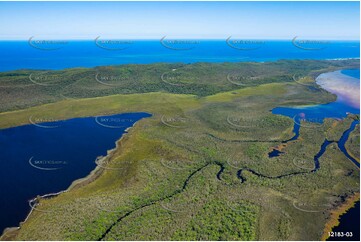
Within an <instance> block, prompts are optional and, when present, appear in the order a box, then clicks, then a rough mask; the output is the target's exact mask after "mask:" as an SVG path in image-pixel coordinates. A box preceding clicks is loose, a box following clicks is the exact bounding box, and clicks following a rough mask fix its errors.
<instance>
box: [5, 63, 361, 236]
mask: <svg viewBox="0 0 361 242" xmlns="http://www.w3.org/2000/svg"><path fill="white" fill-rule="evenodd" d="M358 66H359V60H343V61H311V60H304V61H277V62H267V63H222V64H206V63H196V64H150V65H122V66H108V67H97V68H91V69H82V68H78V69H66V70H62V71H33V70H20V71H11V72H3V73H0V95H1V97H2V98H1V105H0V111H1V113H0V128H8V127H15V126H19V125H23V124H28V123H29V117H37V118H42V119H45V118H46V119H54V120H64V119H69V118H74V117H87V116H99V115H106V114H116V113H124V112H147V113H151V114H152V117H151V118H147V119H143V120H141V121H139V122H137V124H136V125H135V126H134V127H133V128H131V129H130V130H129V133H127V134H126V135H125V136H124V137H123V138H122V139H121V140H119V141H118V142H117V148H116V149H114V150H113V151H112V152H110V153H109V154H108V156H107V157H106V159H107V166H106V167H103V166H102V167H99V166H98V167H97V170H96V172H94V173H93V174H92V175H91V176H89V177H88V179H85V180H83V181H82V182H78V183H75V184H74V186H72V188H71V189H70V190H69V191H67V192H65V193H62V194H60V195H58V196H56V197H53V198H50V199H39V204H38V206H40V205H41V208H42V209H43V210H46V211H48V212H43V211H37V210H34V211H33V212H32V214H31V215H30V216H29V218H28V220H27V221H26V222H25V223H22V224H21V225H20V229H18V230H11V231H10V230H8V231H5V233H4V234H3V236H2V239H7V240H320V239H321V238H322V236H323V234H324V228H325V226H326V224H327V223H328V222H329V221H330V218H331V215H332V212H333V211H335V210H336V209H338V208H339V207H341V206H342V204H343V201H345V199H347V198H349V197H354V196H355V195H357V194H359V192H360V191H359V187H360V184H359V179H360V175H359V169H358V168H357V167H356V166H355V165H354V164H353V163H352V162H351V161H350V160H349V159H348V158H347V157H346V156H345V155H344V154H343V153H342V152H341V151H340V149H339V148H338V146H337V142H338V140H339V139H340V137H341V136H342V134H343V133H344V132H345V130H347V129H348V128H349V126H350V123H351V122H352V121H353V120H354V119H356V118H358V117H355V116H352V115H349V116H348V117H347V118H345V119H344V120H336V119H326V120H325V121H324V123H323V124H321V125H318V126H316V128H315V126H312V125H310V126H307V125H303V126H301V129H300V136H299V138H298V139H297V140H294V141H290V142H287V143H282V141H286V140H289V139H290V138H292V137H293V135H294V134H293V131H292V130H293V125H294V121H293V120H292V119H291V118H288V117H285V116H281V115H274V114H272V113H271V110H272V109H273V108H275V107H279V106H295V105H304V104H306V105H310V104H322V103H329V102H332V101H334V100H335V99H336V96H335V95H333V94H330V93H328V92H326V91H325V90H323V89H321V88H320V87H319V86H318V85H317V84H316V83H315V77H317V76H318V75H319V74H320V73H324V72H329V71H334V70H340V69H348V68H349V69H350V68H358ZM29 76H30V78H29ZM295 76H297V77H303V78H301V79H299V81H295ZM304 84H307V85H304ZM306 124H307V123H306ZM311 126H312V127H313V128H309V127H311ZM325 139H326V140H328V141H330V142H331V143H330V144H329V145H328V146H327V148H326V149H325V151H324V153H323V154H322V155H321V156H320V157H319V165H320V168H319V169H317V170H315V164H314V163H315V162H314V157H315V155H316V154H318V152H319V151H320V148H321V146H322V145H323V143H324V142H325ZM281 145H282V152H284V153H283V154H281V155H280V156H277V157H273V158H270V157H269V156H268V153H269V152H270V151H271V150H272V149H273V148H275V147H279V146H281ZM346 148H347V150H349V153H350V154H352V155H353V156H355V157H358V156H359V125H358V126H357V128H356V129H355V130H354V131H352V133H351V135H350V138H349V140H348V141H347V143H346ZM89 162H93V161H89ZM112 168H116V169H112ZM49 211H51V212H49Z"/></svg>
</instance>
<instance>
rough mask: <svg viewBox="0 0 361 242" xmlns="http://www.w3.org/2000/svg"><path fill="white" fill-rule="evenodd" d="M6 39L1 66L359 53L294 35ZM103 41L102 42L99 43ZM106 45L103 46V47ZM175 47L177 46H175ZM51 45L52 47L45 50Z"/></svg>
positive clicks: (354, 46) (354, 47)
mask: <svg viewBox="0 0 361 242" xmlns="http://www.w3.org/2000/svg"><path fill="white" fill-rule="evenodd" d="M30 43H31V44H32V45H31V44H29V41H0V71H6V70H17V69H24V68H28V69H64V68H70V67H94V66H101V65H116V64H131V63H133V64H148V63H156V62H183V63H194V62H240V61H258V62H260V61H274V60H280V59H335V58H359V57H360V54H359V53H360V42H359V41H327V42H325V43H321V44H319V46H311V49H313V50H309V49H308V50H307V49H303V48H302V47H306V48H308V47H310V46H302V44H300V45H298V47H296V45H295V44H294V43H295V42H292V40H282V41H267V40H266V41H258V42H255V43H254V44H240V42H238V43H237V42H232V41H231V40H230V41H229V42H228V44H227V42H226V40H199V42H195V43H193V44H192V43H191V44H187V45H176V44H172V42H170V43H169V42H167V41H166V40H164V41H163V42H162V43H163V44H164V45H165V46H168V47H169V48H167V47H165V46H164V45H162V43H161V42H160V41H159V40H149V41H145V40H138V41H131V42H129V43H117V42H115V43H114V42H113V44H109V43H108V44H107V43H104V44H102V42H101V41H100V40H99V41H97V42H96V41H93V40H89V41H66V42H64V43H63V44H61V43H60V44H59V43H58V44H56V43H55V44H39V43H38V42H37V41H36V40H35V39H34V40H32V41H30ZM96 43H97V44H98V45H97V44H96ZM100 46H101V47H103V48H101V47H100ZM172 48H174V49H172ZM44 49H47V50H44Z"/></svg>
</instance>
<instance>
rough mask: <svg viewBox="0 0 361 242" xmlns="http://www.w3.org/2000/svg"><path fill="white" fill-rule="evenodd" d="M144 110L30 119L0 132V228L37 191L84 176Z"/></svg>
mask: <svg viewBox="0 0 361 242" xmlns="http://www.w3.org/2000/svg"><path fill="white" fill-rule="evenodd" d="M150 116H151V115H150V114H147V113H125V114H117V115H112V116H103V117H97V118H94V117H87V118H74V119H69V120H65V121H54V122H44V123H40V122H36V118H34V117H33V118H30V119H31V120H33V121H31V122H33V123H34V124H29V125H24V126H18V127H14V128H7V129H1V130H0V154H1V156H0V177H1V182H0V231H2V230H3V229H4V228H6V227H9V226H18V225H19V222H20V221H23V220H24V219H25V217H26V215H27V214H28V213H29V211H30V206H29V204H28V201H29V200H30V199H32V198H34V197H36V196H37V195H44V194H48V193H53V192H59V191H62V190H65V189H67V188H68V187H69V185H70V184H71V183H72V182H73V181H74V180H76V179H79V178H82V177H85V176H87V175H88V174H89V173H90V172H91V171H92V170H93V169H94V168H95V167H96V163H95V160H96V158H97V157H98V156H105V155H106V154H107V150H110V149H112V148H114V147H115V142H116V141H117V140H118V139H119V138H120V137H121V136H122V135H123V134H124V133H125V132H126V131H125V130H126V129H127V128H128V127H131V126H133V124H134V123H135V122H137V121H138V120H140V119H142V118H146V117H150Z"/></svg>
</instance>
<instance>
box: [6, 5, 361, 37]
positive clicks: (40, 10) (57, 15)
mask: <svg viewBox="0 0 361 242" xmlns="http://www.w3.org/2000/svg"><path fill="white" fill-rule="evenodd" d="M359 18H360V6H359V2H0V40H9V39H14V40H20V39H24V40H27V39H29V38H30V37H31V36H36V37H37V38H49V39H50V38H53V39H94V38H96V37H97V36H101V37H102V38H127V39H160V38H162V37H163V36H167V37H168V38H171V37H174V38H189V39H194V38H196V39H224V38H227V37H229V36H233V37H234V38H237V37H242V38H252V39H290V38H293V37H295V36H299V37H302V38H312V39H329V40H334V39H340V40H358V39H359V35H360V32H359V29H360V22H359Z"/></svg>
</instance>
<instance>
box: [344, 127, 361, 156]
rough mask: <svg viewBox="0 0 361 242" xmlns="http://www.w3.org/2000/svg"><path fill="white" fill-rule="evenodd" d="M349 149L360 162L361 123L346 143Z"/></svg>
mask: <svg viewBox="0 0 361 242" xmlns="http://www.w3.org/2000/svg"><path fill="white" fill-rule="evenodd" d="M345 147H346V149H347V151H348V152H349V153H350V155H352V157H354V158H355V159H356V160H357V161H358V162H360V125H356V128H355V129H354V130H353V131H352V132H351V133H350V136H349V138H348V140H347V142H346V144H345Z"/></svg>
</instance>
